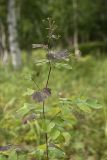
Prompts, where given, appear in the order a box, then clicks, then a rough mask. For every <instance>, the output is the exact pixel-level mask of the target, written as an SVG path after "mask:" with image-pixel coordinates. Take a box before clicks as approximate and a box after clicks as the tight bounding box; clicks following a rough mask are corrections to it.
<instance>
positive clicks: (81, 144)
mask: <svg viewBox="0 0 107 160" xmlns="http://www.w3.org/2000/svg"><path fill="white" fill-rule="evenodd" d="M43 55H44V53H40V52H39V54H38V55H36V54H35V53H34V54H33V61H34V59H37V57H38V59H39V57H43ZM71 63H72V68H73V69H72V70H65V69H60V70H58V69H53V70H52V73H51V74H52V75H51V79H50V81H49V86H50V88H52V98H50V100H49V103H47V105H50V102H51V103H54V104H55V103H56V102H57V100H58V98H59V97H68V98H71V97H73V96H76V97H81V96H84V97H88V98H90V99H97V100H98V101H99V103H100V104H102V106H103V107H102V109H100V110H93V113H91V114H89V115H88V116H86V117H85V118H84V115H83V117H81V115H78V118H77V122H76V124H74V126H73V128H72V130H70V131H69V132H70V134H71V135H72V138H71V141H70V142H69V146H65V148H66V151H67V153H68V155H69V157H70V156H71V155H72V158H74V160H79V158H81V157H82V158H81V160H85V159H86V158H85V157H92V158H94V160H97V159H98V158H99V159H101V160H106V157H107V143H106V142H107V109H106V108H107V58H106V57H105V58H101V57H98V58H95V57H92V56H86V57H83V58H82V59H81V60H80V61H78V62H77V61H75V62H74V61H72V62H71ZM31 74H33V75H34V78H35V80H36V83H38V85H39V86H40V87H41V88H42V87H43V85H44V84H45V81H46V77H47V74H48V67H47V66H44V67H37V66H36V65H35V64H34V63H33V62H32V61H31V62H30V63H29V65H27V64H26V61H25V65H24V66H23V68H22V69H21V70H19V71H13V70H12V69H11V68H5V69H4V68H3V67H2V66H1V69H0V120H1V121H0V126H2V127H0V145H4V144H7V143H13V144H15V143H22V142H24V143H27V144H32V143H33V144H34V141H35V140H36V139H35V137H34V135H33V133H31V132H28V133H26V132H27V130H28V128H27V127H24V129H23V126H21V123H20V122H19V121H18V120H17V118H15V117H14V116H13V114H15V113H16V110H17V109H19V108H20V107H21V106H23V104H24V103H25V102H31V103H33V102H32V100H31V97H29V96H23V94H24V93H25V92H26V89H27V88H32V89H35V90H37V87H36V86H35V85H34V84H33V83H32V82H31V81H30V80H29V79H30V75H31ZM75 157H76V158H75Z"/></svg>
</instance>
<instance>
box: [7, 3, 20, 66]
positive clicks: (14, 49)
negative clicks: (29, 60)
mask: <svg viewBox="0 0 107 160" xmlns="http://www.w3.org/2000/svg"><path fill="white" fill-rule="evenodd" d="M15 10H16V7H15V0H8V15H7V20H8V34H9V39H8V40H9V49H10V53H11V57H12V64H13V67H14V68H15V69H17V68H19V67H20V66H21V52H20V48H19V44H18V35H17V20H16V19H17V18H16V11H15Z"/></svg>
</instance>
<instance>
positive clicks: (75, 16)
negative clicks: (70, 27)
mask: <svg viewBox="0 0 107 160" xmlns="http://www.w3.org/2000/svg"><path fill="white" fill-rule="evenodd" d="M77 7H78V5H77V0H73V20H74V50H75V56H76V57H77V58H80V56H81V55H80V51H79V47H78V14H77Z"/></svg>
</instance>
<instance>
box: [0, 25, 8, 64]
mask: <svg viewBox="0 0 107 160" xmlns="http://www.w3.org/2000/svg"><path fill="white" fill-rule="evenodd" d="M0 54H1V59H2V63H3V65H7V64H8V51H7V46H6V34H5V30H4V26H3V24H2V23H0Z"/></svg>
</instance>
